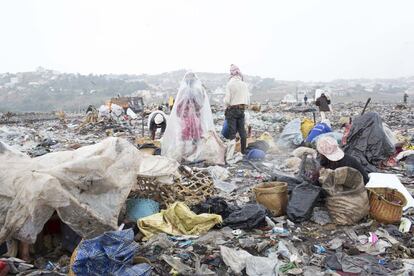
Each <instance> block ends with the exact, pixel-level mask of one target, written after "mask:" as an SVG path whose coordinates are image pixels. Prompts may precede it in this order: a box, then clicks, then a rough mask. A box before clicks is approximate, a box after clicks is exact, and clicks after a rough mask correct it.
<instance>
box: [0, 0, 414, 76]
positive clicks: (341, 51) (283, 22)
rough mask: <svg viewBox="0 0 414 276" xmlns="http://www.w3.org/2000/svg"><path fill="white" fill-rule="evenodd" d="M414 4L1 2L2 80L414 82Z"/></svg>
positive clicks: (366, 0) (350, 0)
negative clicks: (40, 72) (26, 75)
mask: <svg viewBox="0 0 414 276" xmlns="http://www.w3.org/2000/svg"><path fill="white" fill-rule="evenodd" d="M413 12H414V1H412V0H406V1H402V0H396V1H391V0H387V1H383V0H372V1H371V0H325V1H317V0H303V1H295V0H288V1H287V0H283V1H276V0H268V1H267V0H251V1H243V0H234V1H233V0H165V1H158V0H146V1H144V0H132V1H122V0H114V1H104V0H38V1H37V0H27V1H23V0H21V1H20V0H8V1H1V2H0V35H1V40H0V72H18V71H31V70H34V69H35V68H36V67H37V66H42V67H45V68H48V69H55V70H58V71H61V72H80V73H131V74H139V73H161V72H166V71H170V70H177V69H183V68H186V69H193V70H195V71H204V72H227V70H228V67H229V65H230V64H231V63H235V64H237V65H239V67H240V68H241V70H242V71H243V72H244V73H246V74H251V75H260V76H265V77H274V78H277V79H284V80H307V81H308V80H332V79H336V78H359V77H363V78H376V77H389V78H392V77H404V76H413V75H414V13H413Z"/></svg>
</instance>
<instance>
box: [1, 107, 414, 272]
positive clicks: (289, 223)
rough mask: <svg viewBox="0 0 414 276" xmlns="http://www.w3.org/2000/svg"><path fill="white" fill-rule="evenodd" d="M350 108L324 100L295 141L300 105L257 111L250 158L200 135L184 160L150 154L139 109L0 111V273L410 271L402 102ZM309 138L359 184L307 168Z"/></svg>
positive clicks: (409, 121) (413, 213)
mask: <svg viewBox="0 0 414 276" xmlns="http://www.w3.org/2000/svg"><path fill="white" fill-rule="evenodd" d="M364 104H365V103H362V102H361V103H353V104H338V103H337V104H334V105H333V112H332V114H330V115H329V116H328V118H329V121H330V124H331V126H330V128H331V131H329V132H327V133H324V134H320V135H317V136H315V138H314V139H313V140H311V141H308V142H305V140H306V138H307V137H308V138H309V137H310V136H309V135H310V134H309V133H311V132H312V131H313V130H314V127H315V121H316V123H318V122H319V121H320V119H319V114H318V112H316V110H315V109H314V108H313V107H312V106H303V105H302V106H300V105H280V104H277V105H276V104H275V105H272V104H261V105H259V104H258V105H257V106H256V107H255V108H252V110H249V114H250V119H249V124H250V126H251V129H252V135H251V137H249V139H248V144H249V147H250V151H253V150H255V152H256V153H258V152H259V153H263V154H247V155H245V156H243V155H241V153H238V150H239V149H238V148H239V147H240V145H238V144H236V145H229V143H228V141H226V140H225V139H222V138H218V140H217V137H218V135H215V136H214V135H213V136H211V138H209V139H210V140H208V141H206V144H205V146H206V147H210V153H211V152H213V153H214V154H209V155H206V156H205V158H204V159H203V160H197V161H195V162H184V163H179V162H177V161H175V160H173V159H169V158H167V157H163V156H158V155H156V154H157V153H159V149H160V141H151V140H150V139H149V138H147V137H148V136H149V134H148V133H149V132H148V129H147V121H146V120H147V117H145V115H141V114H138V117H137V118H133V119H131V118H129V119H126V118H117V119H112V120H108V119H102V120H100V119H97V118H93V117H90V116H89V117H85V115H84V114H64V113H59V114H55V113H53V114H35V113H33V114H9V115H8V116H7V117H6V116H2V118H1V120H0V142H1V143H0V183H1V190H0V254H2V256H1V258H0V275H7V273H10V274H11V275H67V274H69V275H269V276H271V275H407V276H408V275H413V273H414V261H413V260H414V238H413V231H414V227H412V226H411V225H412V223H413V222H414V209H413V208H414V199H413V197H412V195H413V194H414V112H413V107H412V106H410V105H396V104H380V103H371V104H370V105H369V106H368V108H367V110H366V111H365V113H364V115H362V116H361V112H362V110H363V109H364ZM147 109H148V110H147V111H146V112H144V113H143V114H147V115H148V114H149V112H150V111H151V110H152V109H151V108H150V107H147ZM212 109H213V114H214V123H215V127H216V132H217V134H219V133H221V130H222V126H223V123H224V112H223V108H221V107H218V106H217V107H215V106H212ZM254 110H255V111H254ZM141 116H144V117H145V118H144V120H142V118H141ZM349 117H351V118H352V126H350V127H349V128H348V129H347V128H345V130H344V128H342V126H343V125H344V124H345V123H349ZM314 120H315V121H314ZM344 134H345V138H344V137H343V136H344ZM323 136H331V137H333V138H334V139H336V140H338V141H339V143H341V142H343V141H345V145H344V146H343V147H342V148H343V149H344V151H345V153H349V154H351V155H352V156H354V157H355V158H357V159H358V160H359V162H360V163H361V164H362V165H363V168H364V170H366V172H367V173H370V178H369V182H368V184H366V185H365V183H364V179H363V177H362V176H361V174H360V173H359V172H358V171H356V170H354V169H352V168H348V167H344V168H339V169H336V170H329V169H327V170H320V166H319V163H318V159H317V158H316V155H317V153H316V150H315V141H317V139H320V138H321V137H323ZM249 147H248V148H249ZM232 149H233V150H232ZM233 151H234V152H233ZM25 244H26V245H27V244H28V245H29V251H30V254H28V255H26V256H23V257H24V258H23V257H22V256H21V251H22V249H21V248H22V247H23V246H22V245H25ZM22 258H23V259H24V260H23V259H22ZM6 269H7V271H8V272H5V271H6ZM3 272H5V274H2V273H3Z"/></svg>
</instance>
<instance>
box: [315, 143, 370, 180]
mask: <svg viewBox="0 0 414 276" xmlns="http://www.w3.org/2000/svg"><path fill="white" fill-rule="evenodd" d="M316 149H317V151H318V153H319V159H320V165H321V167H323V168H326V169H331V170H335V169H337V168H341V167H351V168H354V169H356V170H357V171H359V172H360V173H361V175H362V177H363V178H364V183H365V184H367V183H368V181H369V177H368V174H367V172H366V171H365V170H364V168H363V167H362V165H361V163H360V162H359V161H358V160H357V159H355V158H354V157H352V156H350V155H348V154H346V153H344V152H343V150H342V149H340V148H339V145H338V142H337V141H336V140H335V139H334V138H332V137H329V136H326V137H322V138H320V139H319V140H318V141H317V142H316Z"/></svg>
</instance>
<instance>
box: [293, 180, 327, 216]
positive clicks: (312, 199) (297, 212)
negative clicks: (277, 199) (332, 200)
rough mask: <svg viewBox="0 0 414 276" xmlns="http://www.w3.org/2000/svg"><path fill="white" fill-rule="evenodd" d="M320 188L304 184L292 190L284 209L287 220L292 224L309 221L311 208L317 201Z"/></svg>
mask: <svg viewBox="0 0 414 276" xmlns="http://www.w3.org/2000/svg"><path fill="white" fill-rule="evenodd" d="M321 190H322V188H321V187H319V186H315V185H313V184H310V183H308V182H304V183H303V184H300V185H298V186H296V188H295V189H293V191H292V194H291V196H290V199H289V203H288V206H287V209H286V213H287V216H288V218H289V219H290V220H291V221H293V222H303V221H307V220H309V219H310V217H311V216H312V211H313V208H314V207H315V204H316V202H317V201H318V199H319V197H320V194H321Z"/></svg>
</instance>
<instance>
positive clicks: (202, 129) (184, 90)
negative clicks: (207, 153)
mask: <svg viewBox="0 0 414 276" xmlns="http://www.w3.org/2000/svg"><path fill="white" fill-rule="evenodd" d="M210 130H214V123H213V115H212V113H211V108H210V102H209V99H208V96H207V93H206V91H205V90H204V88H203V86H202V83H201V81H200V80H199V79H198V77H197V76H196V75H195V74H194V73H193V72H187V73H186V74H185V76H184V79H183V80H182V82H181V85H180V88H179V90H178V94H177V97H176V99H175V104H174V107H173V109H172V111H171V115H170V118H169V120H168V123H167V129H166V131H165V134H164V136H163V139H162V145H161V154H162V155H164V156H168V157H170V158H174V159H176V160H178V161H182V160H186V161H190V162H191V161H196V160H198V157H199V156H200V154H201V153H202V151H203V150H205V149H203V148H202V147H200V145H201V143H200V142H201V140H202V138H203V137H205V136H206V135H207V134H208V132H209V131H210Z"/></svg>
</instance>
